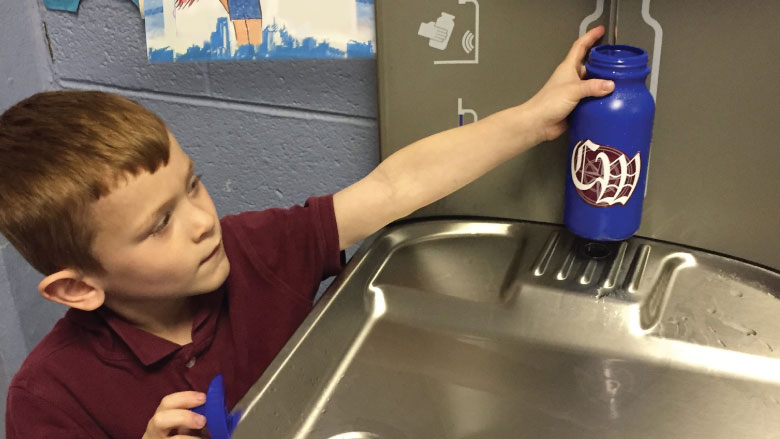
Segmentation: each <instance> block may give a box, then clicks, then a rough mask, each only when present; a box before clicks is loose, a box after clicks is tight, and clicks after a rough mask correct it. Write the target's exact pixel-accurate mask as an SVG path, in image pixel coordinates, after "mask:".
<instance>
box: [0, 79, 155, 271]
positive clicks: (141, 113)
mask: <svg viewBox="0 0 780 439" xmlns="http://www.w3.org/2000/svg"><path fill="white" fill-rule="evenodd" d="M169 146H170V144H169V138H168V130H167V128H166V126H165V123H164V122H163V121H162V120H161V119H160V118H159V117H157V115H155V114H154V113H152V112H151V111H149V110H147V109H146V108H144V107H142V106H141V105H139V104H138V103H136V102H133V101H131V100H129V99H127V98H123V97H121V96H118V95H115V94H110V93H104V92H97V91H55V92H45V93H39V94H36V95H33V96H31V97H29V98H27V99H25V100H23V101H21V102H19V103H17V104H16V105H14V106H13V107H11V108H10V109H8V110H7V111H6V112H5V113H3V114H2V115H0V233H2V234H3V235H5V237H6V238H7V239H8V240H9V241H10V242H11V244H12V245H13V246H14V247H15V248H16V249H17V250H18V251H19V253H21V255H22V256H23V257H24V258H25V259H26V260H27V261H28V262H29V263H30V264H31V265H32V266H33V267H35V269H36V270H38V271H40V272H41V273H43V274H46V275H48V274H51V273H54V272H57V271H59V270H62V269H65V268H73V269H77V270H81V271H83V272H85V273H102V272H103V268H102V266H101V265H100V262H99V261H98V260H97V259H96V258H95V257H94V255H93V254H92V251H91V247H92V241H93V239H94V236H95V232H94V225H93V223H92V221H90V218H89V215H88V213H89V207H90V205H91V204H92V203H94V202H95V201H97V200H98V199H99V198H100V197H102V196H104V195H106V194H108V193H109V192H110V191H111V189H112V188H113V187H115V185H116V183H117V182H118V181H119V179H120V178H123V177H126V176H127V175H128V174H130V175H137V174H138V173H140V172H141V171H147V172H152V173H153V172H155V171H156V170H157V169H158V168H159V167H160V166H161V165H164V164H167V163H168V157H169Z"/></svg>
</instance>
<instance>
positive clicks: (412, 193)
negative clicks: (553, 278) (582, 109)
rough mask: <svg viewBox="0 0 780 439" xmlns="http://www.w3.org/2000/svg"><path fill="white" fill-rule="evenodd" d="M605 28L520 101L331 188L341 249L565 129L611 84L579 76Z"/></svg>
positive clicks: (583, 42)
mask: <svg viewBox="0 0 780 439" xmlns="http://www.w3.org/2000/svg"><path fill="white" fill-rule="evenodd" d="M603 34H604V28H603V27H601V26H599V27H597V28H594V29H592V30H591V31H590V32H588V33H586V34H585V35H583V36H582V37H581V38H579V39H578V40H577V41H575V42H574V45H573V46H572V48H571V50H570V51H569V54H568V55H567V56H566V59H564V60H563V62H562V63H561V64H560V65H559V66H558V67H557V68H556V69H555V71H554V72H553V74H552V76H550V79H549V80H548V81H547V83H546V84H545V85H544V86H543V87H542V89H541V90H539V92H538V93H537V94H536V95H535V96H534V97H532V98H531V99H529V100H528V101H527V102H525V103H523V104H522V105H519V106H516V107H512V108H509V109H506V110H503V111H500V112H498V113H495V114H493V115H491V116H489V117H487V118H484V119H482V120H480V121H478V122H476V123H472V124H469V125H464V126H462V127H458V128H453V129H450V130H447V131H444V132H441V133H438V134H434V135H432V136H430V137H426V138H425V139H422V140H419V141H417V142H415V143H413V144H411V145H409V146H406V147H404V148H402V149H401V150H399V151H397V152H395V153H394V154H392V155H391V156H389V157H388V158H387V159H386V160H385V161H383V162H382V163H380V164H379V166H377V168H376V169H374V171H372V172H371V173H370V174H368V175H367V176H366V177H365V178H363V179H362V180H360V181H358V182H357V183H355V184H352V185H351V186H349V187H347V188H345V189H343V190H342V191H340V192H338V193H337V194H336V195H335V196H334V201H333V202H334V208H335V211H336V223H337V224H338V232H339V245H340V246H341V248H342V249H345V248H347V247H349V246H351V245H352V244H355V243H356V242H358V241H360V240H361V239H363V238H365V237H367V236H368V235H370V234H372V233H374V232H376V231H377V230H379V229H380V228H382V227H384V226H385V225H387V224H389V223H390V222H392V221H394V220H396V219H398V218H402V217H404V216H406V215H408V214H410V213H412V212H414V211H415V210H417V209H419V208H421V207H423V206H426V205H428V204H430V203H432V202H434V201H437V200H439V199H440V198H443V197H445V196H447V195H449V194H451V193H452V192H454V191H456V190H458V189H460V188H461V187H463V186H465V185H467V184H468V183H471V182H472V181H474V180H475V179H477V178H478V177H480V176H482V175H483V174H485V173H486V172H488V171H490V170H491V169H493V168H495V167H496V166H498V165H499V164H501V163H503V162H504V161H506V160H508V159H510V158H512V157H514V156H516V155H518V154H520V153H521V152H523V151H525V150H526V149H528V148H530V147H532V146H534V145H536V144H537V143H540V142H542V141H544V140H552V139H555V138H556V137H558V136H560V135H561V134H562V133H563V132H564V131H565V130H566V117H567V116H568V115H569V113H571V111H572V110H574V107H575V106H576V105H577V103H578V102H579V101H580V99H582V98H584V97H588V96H604V95H606V94H609V93H611V92H612V90H613V88H614V84H613V83H612V81H604V80H599V79H591V80H583V79H582V78H583V77H584V75H585V67H584V65H583V59H584V58H585V55H586V53H587V51H588V49H589V48H590V47H591V46H592V45H593V44H594V43H595V42H596V40H598V39H599V38H600V37H601V36H602V35H603Z"/></svg>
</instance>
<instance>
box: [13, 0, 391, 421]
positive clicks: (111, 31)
mask: <svg viewBox="0 0 780 439" xmlns="http://www.w3.org/2000/svg"><path fill="white" fill-rule="evenodd" d="M0 3H2V4H0V37H1V38H2V39H1V42H0V81H2V82H0V84H2V85H0V90H2V91H1V92H0V111H4V110H5V109H7V108H8V107H10V106H11V105H13V104H14V103H15V102H17V101H18V100H20V99H22V98H24V97H27V96H29V95H31V94H33V93H35V92H38V91H43V90H52V89H99V90H105V91H111V92H116V93H120V94H122V95H124V96H127V97H129V98H131V99H135V100H137V101H139V102H140V103H141V104H143V105H145V106H147V107H149V108H150V109H152V110H153V111H155V112H156V113H157V114H159V115H160V116H161V117H162V118H163V120H165V121H166V123H167V124H168V126H169V128H170V130H171V131H172V132H173V133H174V135H175V136H176V137H177V139H178V140H179V142H180V144H181V145H182V147H183V148H184V149H185V151H186V152H187V153H189V154H190V156H191V157H192V158H193V160H194V161H195V163H196V166H197V172H199V173H202V174H203V180H204V182H205V184H206V187H207V188H208V190H209V192H210V194H211V196H212V198H213V199H214V202H215V204H216V206H217V210H218V211H219V213H220V215H225V214H231V213H237V212H240V211H244V210H249V209H264V208H268V207H288V206H291V205H294V204H300V203H303V202H304V201H305V200H306V198H308V197H309V196H312V195H324V194H328V193H332V192H335V191H338V190H339V189H341V188H343V187H345V186H347V185H349V184H351V183H352V182H355V181H357V180H358V179H360V178H362V177H363V176H364V175H365V174H367V173H368V172H370V171H371V170H372V169H373V168H374V167H375V166H376V165H377V164H378V162H379V147H378V144H377V142H378V140H377V139H378V136H377V124H376V80H375V77H376V74H375V73H376V72H375V61H374V60H373V59H363V60H315V61H312V60H310V61H272V62H247V63H241V62H227V63H197V64H188V63H182V64H150V63H148V62H147V59H146V42H145V35H144V24H143V21H142V19H141V17H140V14H139V12H138V9H137V7H135V6H134V5H133V3H132V2H130V1H129V0H125V1H122V0H82V1H81V5H80V7H79V11H78V13H77V14H72V13H67V12H58V11H48V10H46V8H45V7H44V5H43V2H42V1H41V0H37V2H36V1H2V2H0ZM4 78H7V79H4ZM40 278H41V275H40V274H38V273H37V272H35V271H34V270H33V269H32V268H31V267H30V266H29V265H28V264H27V263H26V262H25V261H24V260H23V259H22V258H21V257H20V256H19V255H18V253H17V252H16V251H15V250H14V249H13V247H12V246H10V245H9V244H8V242H7V241H6V240H5V239H4V238H2V237H0V389H2V392H1V393H0V396H1V397H0V410H1V411H0V413H3V414H4V413H5V396H6V390H7V386H8V382H9V381H10V378H11V376H13V374H14V373H15V372H16V370H18V368H19V366H20V365H21V362H22V360H23V359H24V357H25V356H26V355H27V353H28V352H29V351H30V350H31V349H32V348H33V347H34V346H35V344H36V343H38V341H39V340H40V339H41V338H42V337H43V336H44V335H45V334H46V333H47V332H48V331H49V329H50V328H51V327H52V325H53V324H54V322H55V321H56V320H57V319H58V318H59V317H60V316H62V314H63V313H64V311H65V309H64V308H63V307H61V306H58V305H55V304H51V303H48V302H46V301H44V300H43V299H42V298H40V296H38V294H37V292H36V286H37V283H38V282H39V280H40ZM3 423H4V415H3V416H0V432H2V433H0V435H4V434H5V433H4V431H5V427H4V425H3Z"/></svg>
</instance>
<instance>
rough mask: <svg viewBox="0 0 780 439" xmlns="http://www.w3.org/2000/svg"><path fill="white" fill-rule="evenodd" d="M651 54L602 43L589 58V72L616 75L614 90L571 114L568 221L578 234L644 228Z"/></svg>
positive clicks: (597, 236)
mask: <svg viewBox="0 0 780 439" xmlns="http://www.w3.org/2000/svg"><path fill="white" fill-rule="evenodd" d="M647 58H648V57H647V52H645V51H644V50H642V49H640V48H638V47H632V46H625V45H610V46H597V47H594V48H592V49H591V51H590V57H589V59H588V61H587V62H586V63H585V68H586V69H587V77H588V78H599V79H611V80H612V81H614V82H615V90H614V91H613V92H612V93H611V94H609V95H607V96H605V97H602V98H586V99H583V100H582V101H580V103H579V105H577V108H575V109H574V111H573V112H572V114H571V123H570V132H571V138H570V141H571V144H570V145H569V166H568V167H567V171H566V203H565V208H564V222H565V224H566V227H567V228H568V229H569V230H571V231H572V232H573V233H574V234H575V235H578V236H581V237H583V238H586V239H590V240H594V241H619V240H623V239H627V238H629V237H631V235H633V234H634V233H635V232H636V231H637V230H638V229H639V222H640V220H641V219H642V201H643V200H644V195H645V184H646V182H647V165H648V158H649V157H650V138H651V136H652V131H653V116H654V115H655V102H654V101H653V97H652V95H651V94H650V92H649V91H648V90H647V87H646V86H645V78H646V77H647V74H648V73H650V68H649V67H648V66H647Z"/></svg>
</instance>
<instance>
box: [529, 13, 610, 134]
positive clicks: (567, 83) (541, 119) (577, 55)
mask: <svg viewBox="0 0 780 439" xmlns="http://www.w3.org/2000/svg"><path fill="white" fill-rule="evenodd" d="M602 35H604V26H599V27H596V28H593V29H591V30H590V31H588V32H587V33H586V34H585V35H583V36H582V37H580V38H579V39H577V41H575V42H574V44H573V45H572V47H571V50H569V54H568V55H567V56H566V58H565V59H564V60H563V62H562V63H561V64H560V65H558V67H557V68H556V69H555V71H554V72H553V74H552V76H550V79H548V80H547V83H545V84H544V87H542V89H541V90H539V92H538V93H536V95H535V96H534V97H533V98H531V99H530V100H529V101H528V105H529V107H530V108H532V109H533V110H532V113H534V114H536V115H537V116H538V120H537V123H538V126H539V128H540V132H539V136H540V139H539V141H544V140H553V139H555V138H557V137H558V136H560V135H561V134H563V132H564V131H566V127H567V123H566V117H567V116H568V115H569V113H571V112H572V111H573V110H574V107H576V106H577V103H578V102H579V101H580V99H582V98H585V97H590V96H594V97H600V96H605V95H608V94H609V93H612V90H614V88H615V84H614V83H613V82H612V81H607V80H603V79H589V80H584V79H582V78H584V77H585V65H584V64H583V60H584V58H585V55H586V54H587V53H588V50H590V48H591V46H593V44H594V43H595V42H596V41H597V40H598V39H599V38H601V36H602Z"/></svg>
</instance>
